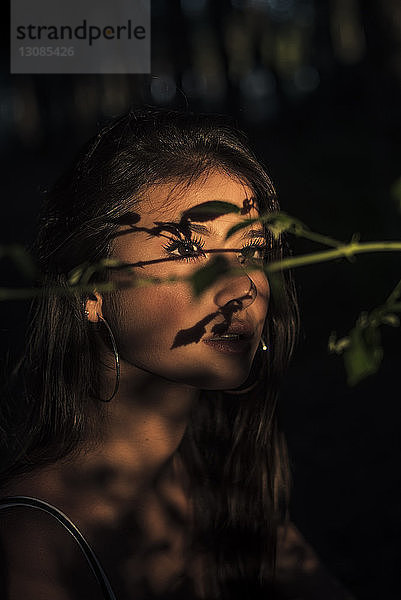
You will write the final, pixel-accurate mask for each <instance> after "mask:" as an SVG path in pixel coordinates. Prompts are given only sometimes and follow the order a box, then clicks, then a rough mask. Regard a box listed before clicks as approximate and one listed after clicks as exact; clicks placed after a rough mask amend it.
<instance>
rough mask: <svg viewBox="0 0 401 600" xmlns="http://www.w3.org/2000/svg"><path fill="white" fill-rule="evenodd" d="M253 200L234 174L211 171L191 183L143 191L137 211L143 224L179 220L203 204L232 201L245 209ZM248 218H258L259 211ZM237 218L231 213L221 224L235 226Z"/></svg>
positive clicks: (159, 186)
mask: <svg viewBox="0 0 401 600" xmlns="http://www.w3.org/2000/svg"><path fill="white" fill-rule="evenodd" d="M253 197H254V192H253V190H252V189H251V187H250V186H249V185H247V184H246V183H245V182H243V181H241V180H240V179H238V178H236V177H235V176H234V175H231V176H230V175H228V174H226V173H220V172H212V173H210V174H209V175H206V176H204V177H201V178H200V179H198V180H196V181H194V182H191V183H188V182H184V183H182V182H180V183H177V182H168V183H167V182H166V183H161V184H157V185H155V186H152V187H150V188H149V189H147V190H146V191H145V192H144V194H143V196H142V198H141V201H140V203H139V206H138V207H137V208H136V209H135V210H136V211H137V212H138V213H139V214H140V216H141V222H142V224H146V223H147V224H150V223H151V222H153V221H159V220H165V221H177V220H178V221H179V220H180V218H181V216H182V214H183V213H185V212H186V211H188V210H189V209H191V208H194V207H196V206H197V205H199V204H203V203H204V202H210V201H216V200H218V201H224V202H230V203H232V204H236V205H237V206H238V208H240V209H243V208H245V207H246V206H248V204H249V201H250V200H251V199H252V198H253ZM247 216H248V218H249V217H255V216H257V210H256V208H252V209H251V211H249V212H248V213H247ZM238 218H239V216H238V215H234V214H233V213H229V214H227V215H221V216H219V217H218V221H219V223H223V222H224V221H227V222H228V221H229V222H230V223H232V221H233V219H234V220H237V219H238Z"/></svg>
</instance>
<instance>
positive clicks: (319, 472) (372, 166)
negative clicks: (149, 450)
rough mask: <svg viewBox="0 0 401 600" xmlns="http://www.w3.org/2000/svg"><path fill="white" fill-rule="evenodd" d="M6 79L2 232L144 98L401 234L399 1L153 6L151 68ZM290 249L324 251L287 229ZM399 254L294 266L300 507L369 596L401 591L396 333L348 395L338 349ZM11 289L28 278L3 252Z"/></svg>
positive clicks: (5, 344)
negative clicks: (208, 126) (228, 127)
mask: <svg viewBox="0 0 401 600" xmlns="http://www.w3.org/2000/svg"><path fill="white" fill-rule="evenodd" d="M8 22H9V21H8V16H7V15H5V16H4V18H3V27H4V31H3V35H2V36H1V39H2V44H3V53H2V70H1V76H0V92H1V98H0V150H1V163H2V167H3V175H2V190H3V195H2V202H1V240H2V243H15V242H19V243H24V244H25V243H29V242H30V241H31V240H32V238H33V236H34V230H35V229H34V227H35V219H36V216H37V212H38V206H39V203H40V197H41V191H42V190H43V189H45V188H46V187H47V186H48V185H49V184H50V183H51V182H52V181H53V180H54V178H55V177H56V176H57V174H58V173H60V172H61V171H62V169H63V168H64V167H65V166H66V165H67V164H68V162H69V160H70V159H71V157H72V156H73V154H74V153H75V152H76V150H77V148H78V147H79V145H80V144H81V143H82V142H84V141H85V140H86V139H87V138H88V137H89V136H90V135H92V134H93V133H94V132H95V131H96V127H97V124H98V123H99V122H100V123H101V122H102V121H103V120H104V119H105V117H107V116H111V115H116V114H119V113H121V112H123V111H125V110H127V109H128V108H129V107H132V106H140V105H143V104H150V105H160V106H170V107H177V108H186V107H188V108H190V109H192V110H201V111H205V112H209V111H210V112H220V113H225V114H230V115H232V116H233V117H234V118H235V119H237V122H238V124H239V125H240V127H242V128H243V129H244V130H245V131H246V132H247V134H248V136H249V139H250V142H251V144H252V145H253V146H254V147H255V149H256V151H257V154H258V156H259V157H260V158H261V159H262V161H263V162H264V163H265V164H266V165H267V167H268V169H269V172H270V173H271V175H272V177H273V180H274V182H275V184H276V186H277V188H278V192H279V196H280V199H281V203H282V208H283V210H285V211H286V212H287V213H289V214H291V215H294V216H295V217H297V218H299V219H300V220H301V221H303V222H305V223H306V224H307V225H308V226H309V227H310V228H311V229H312V230H314V231H318V232H321V233H325V234H327V235H329V236H330V237H334V238H336V239H341V240H344V241H349V240H350V238H351V236H352V234H353V233H354V232H360V234H361V239H362V241H367V240H396V239H400V234H399V232H400V225H401V215H400V212H399V210H398V207H397V204H396V201H395V200H394V199H393V197H392V195H391V191H390V190H391V187H392V185H393V184H394V182H395V181H396V180H397V179H398V178H399V177H400V176H401V110H400V106H401V105H400V101H401V3H400V2H399V0H367V1H359V2H358V0H332V1H329V0H322V1H318V0H248V1H246V0H242V1H241V0H232V1H231V2H230V1H229V0H221V1H212V0H209V1H207V0H181V2H179V1H177V0H169V1H167V0H153V1H152V74H151V75H127V76H123V75H76V76H73V75H34V76H29V75H13V76H12V75H10V74H9V51H8ZM293 247H294V251H295V253H298V252H306V251H308V252H311V251H314V250H319V249H321V248H322V247H321V246H319V245H317V244H312V243H311V242H304V241H299V240H296V239H295V240H294V244H293ZM400 266H401V261H400V255H399V254H396V253H393V254H390V253H382V254H376V255H373V254H369V255H363V256H362V255H360V256H358V257H357V259H356V261H355V262H354V263H350V262H347V261H345V260H340V261H336V262H332V263H324V264H320V265H316V266H310V267H302V268H300V269H297V270H296V272H295V276H296V281H297V288H298V292H299V297H300V304H301V313H302V323H303V325H302V334H301V339H300V343H299V345H298V348H297V352H296V356H295V359H294V362H293V365H292V367H291V369H290V372H289V374H288V377H287V379H286V382H285V386H284V390H283V398H282V408H281V412H282V424H283V427H284V429H285V431H286V432H287V437H288V443H289V447H290V452H291V457H292V467H293V479H294V489H293V500H292V518H293V520H294V521H295V523H296V524H297V525H298V527H299V528H300V530H301V531H302V532H303V534H304V535H305V537H306V538H307V540H308V541H309V542H311V544H312V545H313V546H314V548H315V549H316V551H317V552H318V554H319V555H320V556H321V558H322V560H323V562H324V563H325V564H326V565H327V566H328V567H329V569H330V570H331V572H332V573H333V574H335V575H336V576H337V577H338V578H339V579H340V580H341V581H342V582H344V584H345V585H346V586H347V587H348V588H349V589H350V590H351V591H352V592H353V593H354V594H355V597H356V598H357V599H360V600H365V599H366V600H368V599H369V600H370V599H372V600H373V599H375V600H376V599H381V598H385V599H386V600H391V599H396V598H397V599H398V598H400V597H401V578H400V552H399V544H400V540H401V535H400V534H401V506H400V501H401V494H400V487H401V486H400V459H401V447H400V434H399V430H400V426H401V414H400V408H399V406H400V400H401V398H400V396H401V394H400V386H399V379H398V375H399V374H398V369H399V368H400V352H399V344H400V330H399V329H397V328H395V329H393V328H390V327H388V328H387V329H384V328H383V332H382V333H383V347H384V360H383V364H382V366H381V369H380V372H379V373H378V374H377V375H375V376H371V377H369V378H367V379H366V380H364V381H363V382H361V383H360V384H358V385H357V386H356V387H354V388H349V387H348V386H347V384H346V375H345V371H344V368H343V365H342V359H341V358H340V357H337V356H330V355H329V354H328V352H327V341H328V337H329V334H330V332H331V331H332V330H335V331H337V333H338V334H339V335H340V336H343V335H346V334H347V333H348V331H349V330H350V328H351V327H352V326H353V324H354V322H355V320H356V318H357V317H358V315H359V313H360V312H361V311H362V310H371V309H372V308H374V307H375V306H377V305H379V304H381V303H382V302H384V300H385V299H386V298H387V296H388V295H389V293H390V291H391V290H392V288H393V287H394V286H395V284H396V283H397V281H398V280H399V278H400V276H401V275H400V274H401V268H400ZM0 273H1V278H2V285H19V284H22V283H23V281H22V279H21V278H20V277H19V276H17V274H16V272H15V269H14V268H13V267H12V266H11V265H10V263H9V262H7V260H5V259H3V260H2V261H1V262H0ZM27 310H28V303H26V302H24V301H16V302H2V303H0V317H1V321H0V342H1V346H2V348H3V355H6V354H7V352H9V353H11V356H13V355H14V354H17V353H18V349H19V347H20V343H21V342H20V340H21V334H22V331H23V329H24V326H25V319H26V314H27Z"/></svg>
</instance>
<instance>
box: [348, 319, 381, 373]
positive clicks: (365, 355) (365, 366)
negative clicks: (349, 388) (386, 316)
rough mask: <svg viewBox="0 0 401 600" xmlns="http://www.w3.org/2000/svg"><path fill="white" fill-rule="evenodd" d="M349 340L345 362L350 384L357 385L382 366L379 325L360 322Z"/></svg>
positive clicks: (352, 331)
mask: <svg viewBox="0 0 401 600" xmlns="http://www.w3.org/2000/svg"><path fill="white" fill-rule="evenodd" d="M349 341H350V343H349V346H348V347H347V348H346V349H345V351H344V364H345V369H346V371H347V378H348V383H349V385H356V384H357V383H358V382H359V381H361V380H362V379H365V378H366V377H367V376H368V375H373V374H374V373H376V372H377V371H378V369H379V367H380V364H381V361H382V358H383V349H382V347H381V336H380V331H379V329H378V327H373V326H371V325H368V326H364V325H363V324H362V323H361V322H358V323H357V325H356V326H355V327H354V328H353V329H352V330H351V332H350V335H349Z"/></svg>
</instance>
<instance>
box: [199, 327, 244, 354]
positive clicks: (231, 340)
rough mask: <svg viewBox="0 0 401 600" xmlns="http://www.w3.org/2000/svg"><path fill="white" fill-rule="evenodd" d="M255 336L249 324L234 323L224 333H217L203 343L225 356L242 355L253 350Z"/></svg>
mask: <svg viewBox="0 0 401 600" xmlns="http://www.w3.org/2000/svg"><path fill="white" fill-rule="evenodd" d="M254 334H255V332H254V329H253V327H252V326H251V325H250V324H249V323H247V322H245V321H234V322H232V323H231V324H230V326H229V327H228V328H227V329H226V330H225V331H224V332H221V333H218V334H217V333H216V334H214V335H212V336H210V337H208V338H206V339H204V340H202V341H203V342H204V343H205V344H207V345H209V346H210V347H212V348H214V350H217V351H219V352H223V353H225V354H242V353H245V352H249V351H250V350H251V347H252V339H253V337H254Z"/></svg>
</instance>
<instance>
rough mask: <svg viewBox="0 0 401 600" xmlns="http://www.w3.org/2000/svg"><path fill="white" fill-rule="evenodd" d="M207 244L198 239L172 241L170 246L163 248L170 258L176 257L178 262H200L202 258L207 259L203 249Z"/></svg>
mask: <svg viewBox="0 0 401 600" xmlns="http://www.w3.org/2000/svg"><path fill="white" fill-rule="evenodd" d="M204 245H205V242H204V241H203V240H202V239H201V238H198V237H193V238H185V239H183V240H178V239H177V240H173V239H172V240H171V241H170V242H169V243H168V244H166V245H165V246H163V248H164V250H165V251H166V252H167V254H169V255H170V256H175V257H176V258H177V260H185V261H187V262H189V261H190V260H198V259H199V258H201V257H205V253H204V252H203V247H204Z"/></svg>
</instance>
